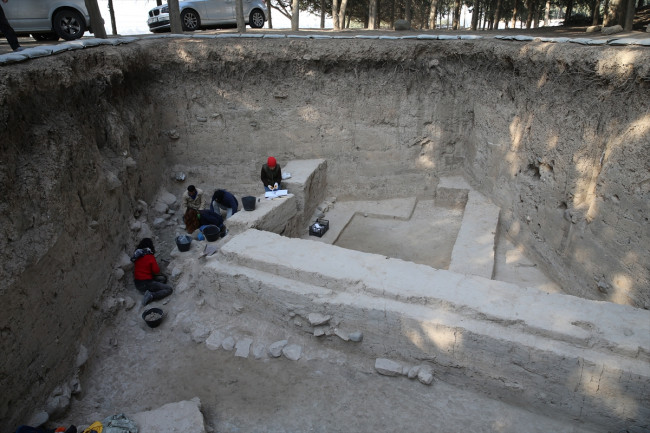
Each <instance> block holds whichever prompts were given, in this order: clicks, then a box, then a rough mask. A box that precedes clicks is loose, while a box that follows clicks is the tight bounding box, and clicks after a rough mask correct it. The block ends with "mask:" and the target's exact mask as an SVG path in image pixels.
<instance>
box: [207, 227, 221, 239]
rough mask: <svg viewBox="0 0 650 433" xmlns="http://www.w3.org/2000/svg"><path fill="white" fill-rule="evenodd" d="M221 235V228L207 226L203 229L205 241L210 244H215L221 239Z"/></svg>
mask: <svg viewBox="0 0 650 433" xmlns="http://www.w3.org/2000/svg"><path fill="white" fill-rule="evenodd" d="M219 233H221V230H219V227H217V226H207V227H204V228H203V236H205V240H206V241H208V242H214V241H216V240H217V239H219Z"/></svg>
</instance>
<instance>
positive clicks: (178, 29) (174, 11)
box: [167, 0, 183, 34]
mask: <svg viewBox="0 0 650 433" xmlns="http://www.w3.org/2000/svg"><path fill="white" fill-rule="evenodd" d="M167 4H168V5H169V27H170V28H171V32H172V33H176V34H178V33H183V24H182V23H181V11H180V7H179V6H178V0H168V1H167Z"/></svg>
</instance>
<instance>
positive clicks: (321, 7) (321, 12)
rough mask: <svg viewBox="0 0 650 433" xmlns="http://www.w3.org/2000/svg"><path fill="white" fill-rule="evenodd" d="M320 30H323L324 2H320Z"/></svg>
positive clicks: (323, 0)
mask: <svg viewBox="0 0 650 433" xmlns="http://www.w3.org/2000/svg"><path fill="white" fill-rule="evenodd" d="M269 1H270V0H269ZM320 28H321V29H324V28H325V0H320Z"/></svg>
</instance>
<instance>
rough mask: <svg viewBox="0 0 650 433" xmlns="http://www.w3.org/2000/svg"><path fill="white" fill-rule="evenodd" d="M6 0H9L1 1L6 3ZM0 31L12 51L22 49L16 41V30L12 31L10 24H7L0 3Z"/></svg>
mask: <svg viewBox="0 0 650 433" xmlns="http://www.w3.org/2000/svg"><path fill="white" fill-rule="evenodd" d="M8 1H9V0H2V2H3V3H7V2H8ZM0 33H2V34H3V35H5V38H7V42H9V46H10V47H11V49H12V50H14V51H22V50H24V48H23V47H21V46H20V44H19V43H18V37H17V36H16V32H15V31H14V29H13V27H11V24H9V21H8V20H7V17H6V16H5V11H4V10H3V9H2V5H0Z"/></svg>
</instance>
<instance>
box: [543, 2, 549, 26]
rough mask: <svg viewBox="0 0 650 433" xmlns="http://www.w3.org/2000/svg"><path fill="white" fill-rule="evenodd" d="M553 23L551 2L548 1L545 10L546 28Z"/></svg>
mask: <svg viewBox="0 0 650 433" xmlns="http://www.w3.org/2000/svg"><path fill="white" fill-rule="evenodd" d="M550 22H551V0H546V7H545V8H544V27H548V25H549V23H550Z"/></svg>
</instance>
